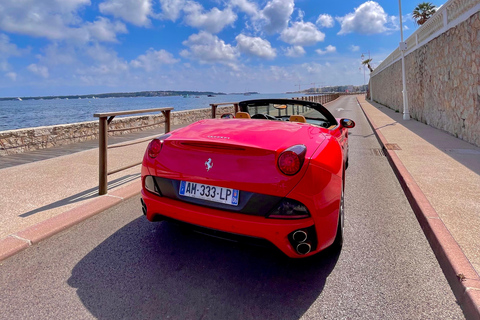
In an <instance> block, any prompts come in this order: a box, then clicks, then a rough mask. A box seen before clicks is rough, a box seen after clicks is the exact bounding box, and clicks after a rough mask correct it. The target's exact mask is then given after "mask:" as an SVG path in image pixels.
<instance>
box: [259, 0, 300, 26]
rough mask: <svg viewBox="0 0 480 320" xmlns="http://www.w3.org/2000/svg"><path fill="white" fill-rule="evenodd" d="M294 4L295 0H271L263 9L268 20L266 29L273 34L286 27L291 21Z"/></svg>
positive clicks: (263, 13) (264, 16)
mask: <svg viewBox="0 0 480 320" xmlns="http://www.w3.org/2000/svg"><path fill="white" fill-rule="evenodd" d="M294 6H295V4H294V0H271V1H269V2H268V3H267V5H266V6H265V8H263V10H262V15H263V18H264V19H265V21H266V24H265V26H264V28H265V31H266V32H267V33H270V34H273V33H276V32H281V31H282V30H283V29H285V28H286V27H287V26H288V22H289V21H290V16H291V15H292V13H293V8H294Z"/></svg>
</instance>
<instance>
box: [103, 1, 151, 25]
mask: <svg viewBox="0 0 480 320" xmlns="http://www.w3.org/2000/svg"><path fill="white" fill-rule="evenodd" d="M98 7H99V9H100V12H101V13H103V14H111V15H113V16H114V17H116V18H121V19H123V20H124V21H127V22H130V23H133V24H134V25H137V26H148V25H150V19H149V18H148V17H149V16H151V15H152V14H153V12H152V0H107V1H105V2H102V3H100V5H99V6H98Z"/></svg>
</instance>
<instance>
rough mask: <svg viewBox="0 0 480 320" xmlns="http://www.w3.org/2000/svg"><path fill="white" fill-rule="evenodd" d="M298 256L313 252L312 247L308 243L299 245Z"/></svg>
mask: <svg viewBox="0 0 480 320" xmlns="http://www.w3.org/2000/svg"><path fill="white" fill-rule="evenodd" d="M296 249H297V252H298V254H302V255H303V254H307V253H309V252H310V251H311V250H312V246H311V245H310V244H309V243H307V242H302V243H299V244H298V245H297V248H296Z"/></svg>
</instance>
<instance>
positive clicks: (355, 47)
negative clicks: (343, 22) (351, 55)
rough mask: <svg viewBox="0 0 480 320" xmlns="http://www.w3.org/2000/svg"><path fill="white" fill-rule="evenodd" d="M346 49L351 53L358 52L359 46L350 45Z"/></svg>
mask: <svg viewBox="0 0 480 320" xmlns="http://www.w3.org/2000/svg"><path fill="white" fill-rule="evenodd" d="M348 49H350V51H352V52H357V51H359V50H360V46H356V45H353V44H352V45H350V47H348Z"/></svg>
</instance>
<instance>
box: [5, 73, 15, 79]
mask: <svg viewBox="0 0 480 320" xmlns="http://www.w3.org/2000/svg"><path fill="white" fill-rule="evenodd" d="M5 77H7V78H9V79H10V80H11V81H17V74H16V73H15V72H8V73H6V74H5Z"/></svg>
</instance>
